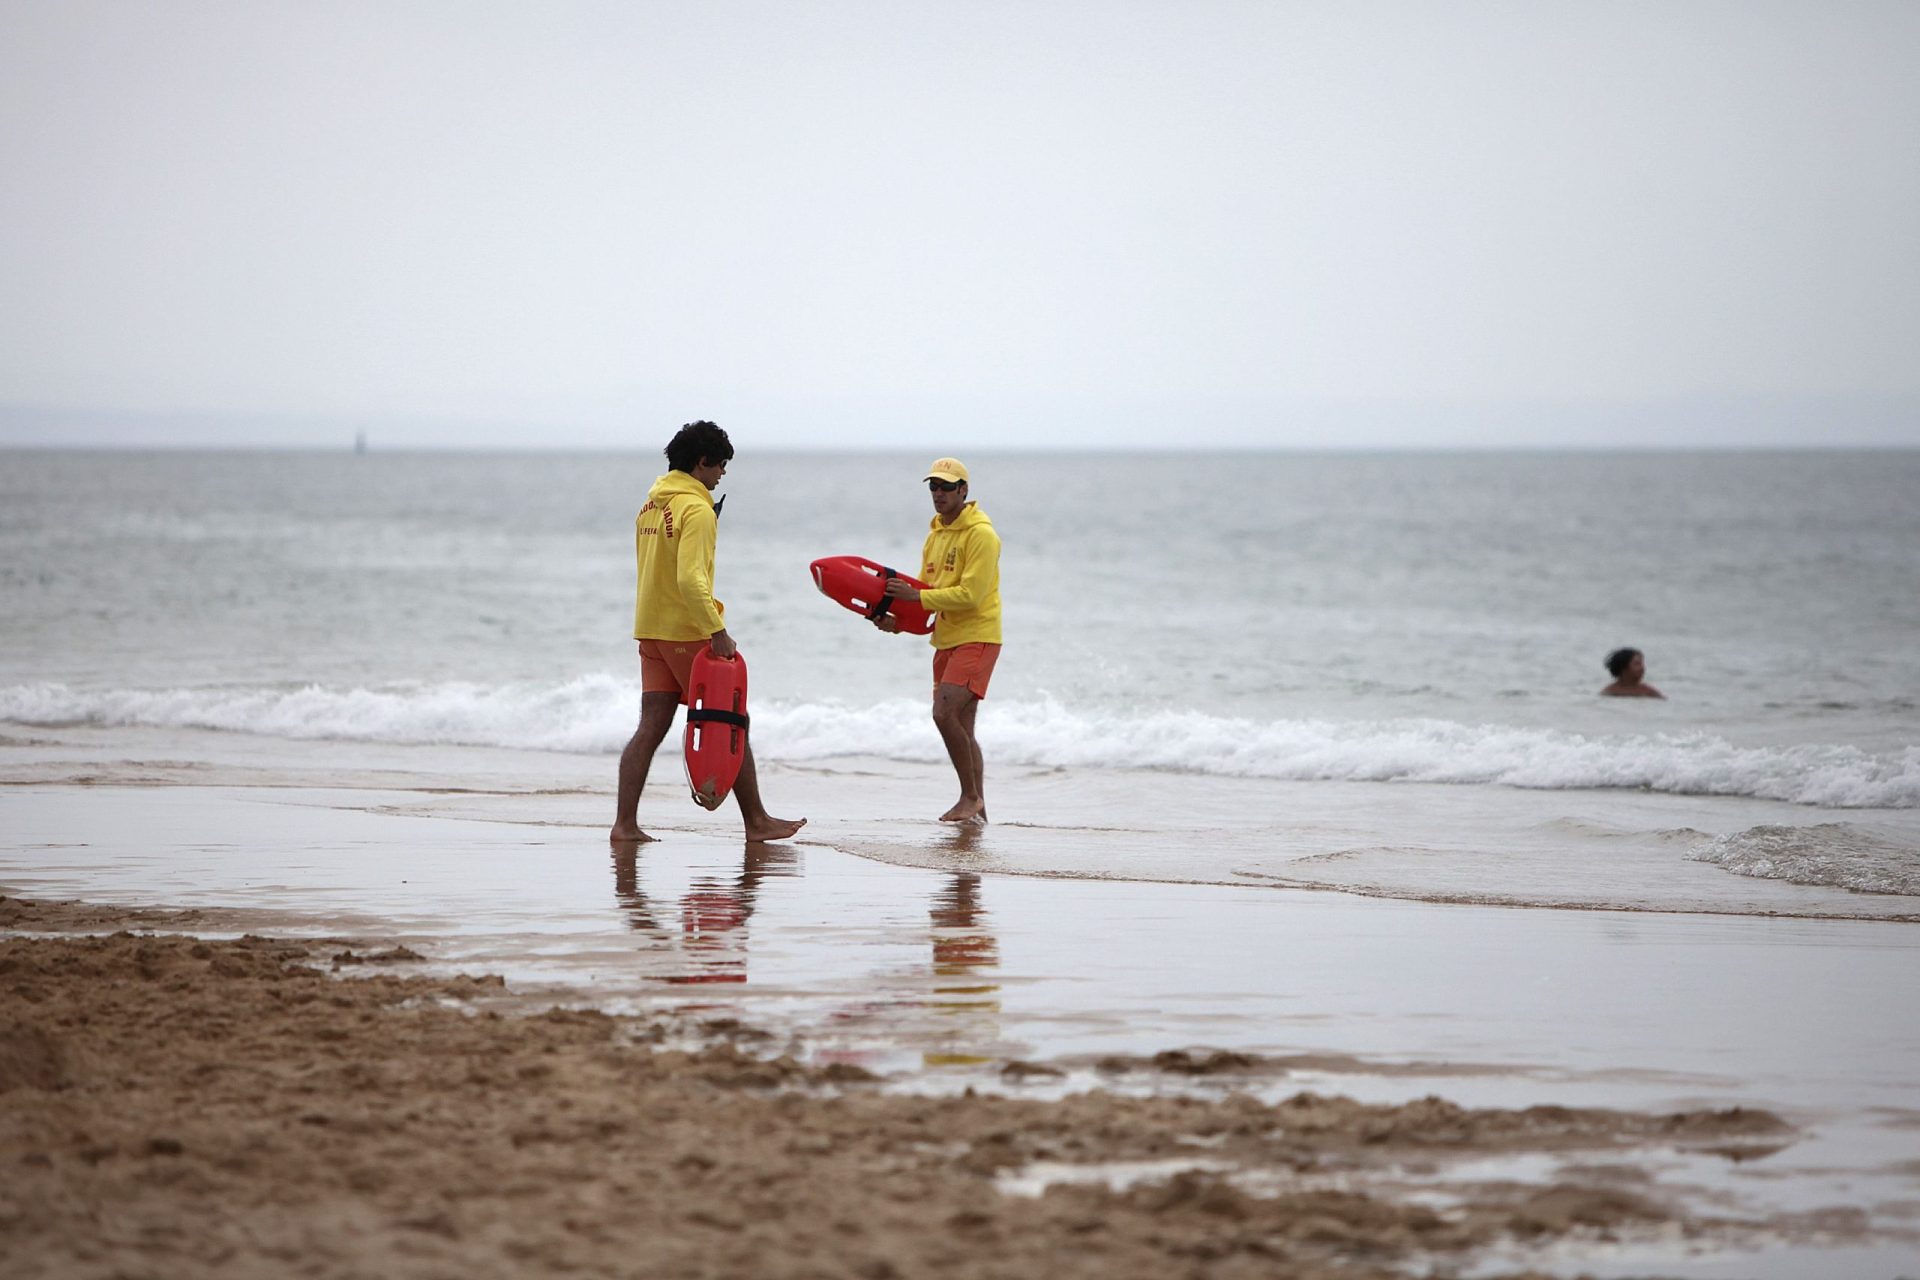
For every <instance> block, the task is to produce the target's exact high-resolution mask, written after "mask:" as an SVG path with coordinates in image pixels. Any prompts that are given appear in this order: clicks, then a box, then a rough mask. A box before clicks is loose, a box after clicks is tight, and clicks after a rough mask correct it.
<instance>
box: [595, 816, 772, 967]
mask: <svg viewBox="0 0 1920 1280" xmlns="http://www.w3.org/2000/svg"><path fill="white" fill-rule="evenodd" d="M799 873H800V855H799V853H798V852H797V851H796V850H794V849H792V848H790V847H788V846H785V845H776V844H763V843H759V842H749V843H748V844H747V845H746V846H745V852H744V853H743V854H742V855H741V860H740V874H739V875H738V876H736V877H734V879H733V881H732V883H728V882H727V881H725V880H722V879H721V878H719V877H717V876H711V875H701V876H695V877H694V878H693V880H692V882H691V883H690V884H689V885H688V886H687V889H686V891H685V892H684V893H682V894H681V895H680V897H679V901H678V903H677V904H676V905H675V906H674V907H673V908H670V909H669V910H672V911H674V912H675V913H676V914H677V915H678V917H679V919H678V922H677V927H676V924H674V923H672V922H669V923H666V924H663V923H662V922H661V918H660V917H661V914H662V909H661V908H659V907H657V905H656V903H655V901H654V899H652V898H650V897H648V896H647V895H646V894H645V893H643V892H641V889H640V857H639V849H638V847H637V846H634V847H627V848H620V849H616V850H614V853H613V894H614V897H615V898H617V899H618V900H619V902H620V905H621V907H622V908H623V909H624V910H625V911H626V913H627V923H628V927H629V928H631V929H633V930H634V931H635V932H637V933H640V934H642V935H643V936H644V937H645V938H646V939H647V943H648V945H647V946H646V948H645V949H646V950H648V951H651V952H653V953H655V955H656V956H658V957H661V958H664V959H667V961H668V963H666V964H664V965H662V966H661V971H659V972H656V973H654V974H652V975H650V977H651V980H653V981H655V982H666V983H672V984H676V985H679V984H691V983H702V982H745V981H746V980H747V921H748V919H750V918H751V917H752V915H753V908H754V905H755V904H756V903H757V902H758V900H759V896H760V882H761V880H763V879H764V878H765V877H767V876H770V875H772V876H792V875H798V874H799Z"/></svg>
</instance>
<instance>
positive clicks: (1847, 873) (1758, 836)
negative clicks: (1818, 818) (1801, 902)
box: [1687, 822, 1920, 895]
mask: <svg viewBox="0 0 1920 1280" xmlns="http://www.w3.org/2000/svg"><path fill="white" fill-rule="evenodd" d="M1687 856H1688V857H1689V858H1692V859H1693V860H1694V861H1695V862H1710V863H1712V864H1714V865H1715V866H1717V867H1721V868H1724V869H1725V870H1727V871H1731V872H1733V873H1735V874H1736V875H1743V876H1756V877H1759V878H1760V879H1763V880H1786V881H1788V882H1790V883H1792V884H1819V885H1835V886H1837V887H1839V888H1842V889H1851V890H1853V891H1854V892H1855V893H1894V894H1916V895H1920V849H1913V848H1911V847H1908V846H1906V845H1902V844H1896V843H1894V842H1893V841H1891V840H1885V839H1882V838H1881V837H1879V836H1876V835H1874V834H1873V833H1872V832H1870V831H1865V830H1862V829H1861V828H1859V827H1857V826H1854V825H1853V824H1851V823H1846V822H1822V823H1819V824H1818V825H1815V826H1811V827H1781V826H1763V827H1751V828H1749V829H1747V830H1745V831H1735V832H1732V833H1730V834H1728V835H1723V836H1714V837H1713V838H1711V839H1708V840H1703V841H1701V842H1700V843H1699V844H1696V845H1695V846H1694V847H1693V848H1691V849H1689V850H1688V851H1687Z"/></svg>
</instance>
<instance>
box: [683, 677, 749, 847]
mask: <svg viewBox="0 0 1920 1280" xmlns="http://www.w3.org/2000/svg"><path fill="white" fill-rule="evenodd" d="M687 685H688V688H687V735H686V758H687V786H688V788H689V789H690V790H691V791H692V792H693V802H694V803H695V804H697V805H699V806H700V807H701V808H702V809H718V808H719V807H720V804H721V802H722V801H723V800H725V799H726V798H727V793H728V792H730V791H732V790H733V784H734V782H735V781H737V780H738V779H739V777H740V765H741V763H742V762H743V761H745V759H746V758H747V660H746V658H745V657H744V656H743V655H742V654H741V653H740V651H739V650H737V649H736V650H735V651H734V654H733V656H732V657H731V658H716V657H714V656H713V651H712V650H711V649H709V648H707V647H706V646H705V645H702V646H701V648H700V652H698V653H696V654H694V655H693V669H692V671H691V673H690V675H689V678H688V681H687Z"/></svg>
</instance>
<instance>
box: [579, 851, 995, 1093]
mask: <svg viewBox="0 0 1920 1280" xmlns="http://www.w3.org/2000/svg"><path fill="white" fill-rule="evenodd" d="M977 839H978V836H977V833H975V832H972V831H959V832H955V833H953V835H952V837H951V838H950V839H949V841H948V843H949V844H951V846H952V851H953V852H956V853H965V852H967V851H968V849H970V848H971V846H972V845H973V844H974V843H975V842H976V841H977ZM805 856H806V855H805V854H804V853H803V852H802V851H801V850H799V849H797V848H794V847H792V846H788V845H779V844H759V843H753V844H748V845H746V846H745V848H744V850H743V852H742V854H741V861H740V870H739V873H738V874H737V875H734V876H732V877H728V876H725V875H723V874H716V873H715V871H714V870H713V869H712V868H711V867H708V868H698V867H690V866H687V865H686V864H684V863H681V862H678V861H677V860H675V859H673V858H672V857H670V856H663V851H662V850H661V849H659V848H658V847H655V848H653V849H651V850H649V849H648V848H646V847H645V846H626V847H622V848H618V849H615V850H614V851H613V853H612V861H613V892H614V897H615V899H616V900H617V901H618V902H619V904H620V909H621V912H622V913H623V915H624V916H625V918H626V923H627V928H628V929H629V930H631V931H632V932H633V933H634V934H637V935H639V937H640V939H641V945H640V952H641V954H642V956H643V957H644V962H643V965H642V972H641V973H640V974H639V977H640V979H641V980H642V981H644V982H649V983H661V984H667V985H672V986H690V985H698V984H709V983H737V984H742V985H744V984H746V983H748V981H749V977H748V956H749V943H750V936H751V930H750V929H749V927H748V924H749V921H751V920H752V918H753V916H754V913H755V909H756V908H757V907H759V906H760V905H761V892H762V889H763V888H764V887H765V886H764V882H765V881H766V880H768V879H769V878H772V877H779V878H798V877H799V876H800V875H801V874H802V871H803V868H804V866H805ZM676 875H684V876H685V877H686V878H685V880H684V883H683V884H679V885H676V884H674V883H673V882H674V878H675V877H676ZM982 895H983V885H982V879H981V876H980V875H979V874H978V873H976V872H971V871H957V872H952V873H949V874H947V875H944V876H941V877H939V879H938V887H937V888H936V889H935V891H934V893H933V895H932V897H931V899H930V900H929V902H928V907H927V913H928V914H927V920H928V923H927V932H926V935H925V936H926V938H927V945H928V947H929V950H930V954H929V952H922V953H921V955H922V956H926V957H928V958H927V959H925V960H922V961H921V962H920V963H921V964H924V965H926V968H925V969H922V970H921V972H922V973H924V974H926V975H927V976H926V978H925V979H924V980H921V981H915V980H913V979H912V978H911V977H910V974H911V970H909V971H908V973H907V974H906V975H902V976H907V977H908V986H909V989H913V988H917V989H918V990H919V991H920V992H921V993H923V994H921V995H920V996H919V997H918V998H910V999H908V1000H905V1001H902V1000H900V999H898V998H895V999H892V1000H884V1001H880V1002H877V1003H876V1002H872V1001H866V1000H863V1001H860V1002H857V1006H856V1007H854V1008H849V1009H845V1010H843V1017H846V1018H851V1019H853V1020H854V1021H866V1020H869V1019H871V1018H873V1017H874V1016H876V1015H881V1016H885V1011H887V1010H891V1011H894V1012H896V1013H898V1012H904V1011H905V1010H906V1009H908V1008H911V1007H918V1008H920V1009H923V1010H924V1011H925V1012H926V1013H928V1014H931V1015H932V1016H933V1019H934V1021H933V1023H932V1025H931V1027H929V1028H927V1029H926V1031H925V1032H923V1034H930V1035H931V1038H932V1039H933V1040H934V1043H933V1044H932V1045H931V1046H929V1047H928V1048H926V1049H925V1050H923V1052H922V1058H923V1061H924V1062H925V1064H926V1065H928V1066H963V1067H964V1066H977V1065H980V1064H984V1063H989V1062H992V1061H994V1060H995V1058H994V1056H993V1053H992V1052H991V1049H992V1047H993V1046H995V1045H996V1044H997V1042H998V1040H999V1036H1000V1014H1001V1006H1000V983H999V981H998V980H997V976H996V975H997V970H998V968H999V965H1000V943H999V939H998V938H997V937H995V935H994V933H993V931H992V930H991V928H990V927H989V925H988V915H987V911H986V908H985V907H984V905H983V904H982V900H981V899H982ZM913 896H914V897H918V896H919V894H918V893H917V892H916V893H915V894H914V895H913ZM882 910H883V912H884V914H885V915H887V916H891V915H892V914H893V913H892V911H891V910H889V909H885V908H883V909H882ZM775 967H776V968H778V965H776V966H775ZM914 968H916V969H917V968H919V965H915V966H914ZM896 972H898V971H897V970H896ZM774 981H775V983H776V984H777V983H778V981H779V979H778V978H775V979H774Z"/></svg>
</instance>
